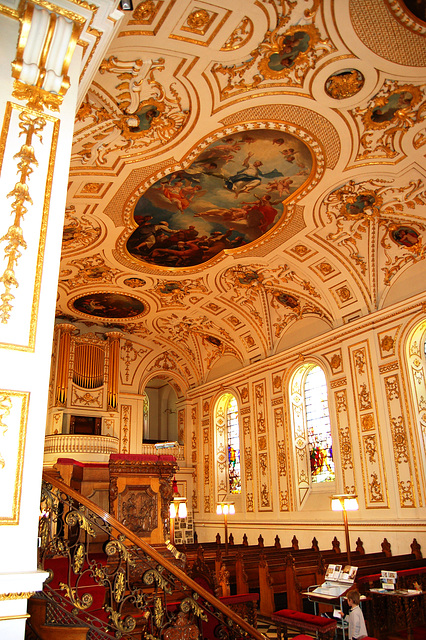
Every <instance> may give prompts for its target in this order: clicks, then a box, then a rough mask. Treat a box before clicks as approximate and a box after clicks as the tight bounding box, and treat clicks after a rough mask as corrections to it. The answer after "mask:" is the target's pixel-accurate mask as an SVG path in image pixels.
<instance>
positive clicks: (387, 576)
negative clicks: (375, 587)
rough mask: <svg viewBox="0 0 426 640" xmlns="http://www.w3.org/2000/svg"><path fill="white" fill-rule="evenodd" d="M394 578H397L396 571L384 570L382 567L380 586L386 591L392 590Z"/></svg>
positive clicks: (394, 582)
mask: <svg viewBox="0 0 426 640" xmlns="http://www.w3.org/2000/svg"><path fill="white" fill-rule="evenodd" d="M396 578H397V572H396V571H385V570H384V569H382V574H381V577H380V582H381V583H382V588H383V589H386V590H388V591H393V590H394V589H395V584H396Z"/></svg>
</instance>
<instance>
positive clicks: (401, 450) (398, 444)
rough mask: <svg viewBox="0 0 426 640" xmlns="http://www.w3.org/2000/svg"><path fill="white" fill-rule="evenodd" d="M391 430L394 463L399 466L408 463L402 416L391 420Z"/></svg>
mask: <svg viewBox="0 0 426 640" xmlns="http://www.w3.org/2000/svg"><path fill="white" fill-rule="evenodd" d="M391 429H392V439H393V449H394V456H395V462H396V463H397V464H401V462H408V461H409V455H408V448H407V435H406V432H405V425H404V419H403V417H402V416H398V417H395V418H391Z"/></svg>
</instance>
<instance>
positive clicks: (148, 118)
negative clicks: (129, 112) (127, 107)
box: [129, 105, 160, 133]
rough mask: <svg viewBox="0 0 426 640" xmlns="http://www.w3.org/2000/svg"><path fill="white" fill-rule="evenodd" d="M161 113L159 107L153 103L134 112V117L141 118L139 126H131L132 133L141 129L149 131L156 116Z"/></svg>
mask: <svg viewBox="0 0 426 640" xmlns="http://www.w3.org/2000/svg"><path fill="white" fill-rule="evenodd" d="M159 115H160V112H159V111H158V109H157V108H156V107H154V106H152V105H145V106H144V107H142V109H141V110H140V111H138V112H137V113H135V114H134V116H133V117H134V118H137V119H138V120H139V124H138V125H137V126H133V127H129V131H131V132H132V133H139V131H147V130H148V129H149V128H150V126H151V124H152V121H153V119H154V118H157V117H158V116H159Z"/></svg>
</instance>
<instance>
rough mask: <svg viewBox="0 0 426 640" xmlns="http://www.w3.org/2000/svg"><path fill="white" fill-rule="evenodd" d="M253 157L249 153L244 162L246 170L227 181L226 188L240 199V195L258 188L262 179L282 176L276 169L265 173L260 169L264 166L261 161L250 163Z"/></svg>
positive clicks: (241, 170)
mask: <svg viewBox="0 0 426 640" xmlns="http://www.w3.org/2000/svg"><path fill="white" fill-rule="evenodd" d="M252 157H253V153H251V152H250V153H249V154H248V155H247V158H245V160H244V161H243V167H244V169H240V171H238V172H237V173H236V174H235V175H233V176H229V178H227V179H226V180H225V188H226V189H229V191H233V192H234V193H235V197H236V198H238V196H239V195H240V193H248V192H249V191H251V190H252V189H254V188H255V187H258V186H259V185H260V183H261V182H262V178H276V177H278V176H282V175H283V174H282V173H281V171H277V170H276V169H274V170H273V171H269V172H268V173H263V172H262V171H261V170H260V168H259V167H261V166H262V165H263V162H262V161H261V160H255V161H254V162H250V160H251V158H252Z"/></svg>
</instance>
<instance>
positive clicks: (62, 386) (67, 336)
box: [55, 324, 75, 407]
mask: <svg viewBox="0 0 426 640" xmlns="http://www.w3.org/2000/svg"><path fill="white" fill-rule="evenodd" d="M58 326H59V332H60V337H59V349H58V367H57V370H56V400H55V406H57V407H58V406H59V407H65V406H66V404H67V394H68V380H69V365H70V348H71V334H72V332H73V331H74V330H75V327H74V325H72V324H61V325H58Z"/></svg>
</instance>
